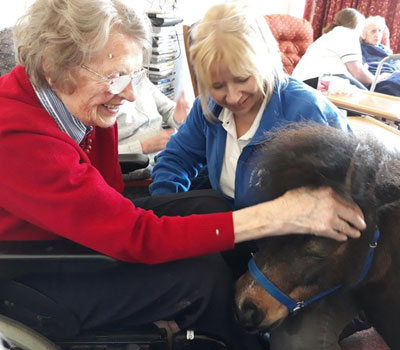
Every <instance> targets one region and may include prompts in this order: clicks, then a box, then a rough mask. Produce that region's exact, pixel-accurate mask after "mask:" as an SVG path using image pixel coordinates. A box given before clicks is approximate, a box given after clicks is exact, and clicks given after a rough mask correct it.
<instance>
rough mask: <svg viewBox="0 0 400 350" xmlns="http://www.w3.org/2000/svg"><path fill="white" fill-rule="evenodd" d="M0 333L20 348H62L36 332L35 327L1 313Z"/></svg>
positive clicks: (21, 349) (27, 349)
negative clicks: (32, 327)
mask: <svg viewBox="0 0 400 350" xmlns="http://www.w3.org/2000/svg"><path fill="white" fill-rule="evenodd" d="M0 333H1V336H2V337H4V338H5V340H6V341H7V342H8V343H10V344H11V345H12V346H13V347H11V349H14V348H15V349H18V350H38V349H40V350H60V348H59V347H58V346H57V345H56V344H54V343H53V342H51V341H50V340H48V339H47V338H45V337H43V336H42V335H41V334H39V333H37V332H35V331H34V330H33V329H31V328H29V327H27V326H25V325H23V324H22V323H20V322H17V321H14V320H12V319H10V318H8V317H6V316H3V315H0Z"/></svg>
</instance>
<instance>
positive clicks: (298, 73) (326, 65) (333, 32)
mask: <svg viewBox="0 0 400 350" xmlns="http://www.w3.org/2000/svg"><path fill="white" fill-rule="evenodd" d="M364 21H365V17H364V15H362V14H361V13H360V12H358V11H357V10H355V9H353V8H345V9H343V10H340V11H339V12H338V13H336V15H335V21H334V22H333V23H331V24H329V25H328V26H327V27H326V28H324V30H323V35H322V36H321V37H319V38H318V39H317V40H315V41H314V42H313V43H312V44H311V45H310V46H309V47H308V49H307V51H306V53H305V54H304V55H303V57H302V58H301V59H300V61H299V62H298V64H297V66H296V67H295V69H294V70H293V73H292V76H293V77H294V78H296V79H298V80H301V81H304V82H305V83H306V84H308V85H310V86H312V87H313V88H317V84H318V78H319V76H320V75H322V74H324V73H329V74H332V75H335V76H338V77H340V78H343V79H347V80H349V81H350V83H351V84H353V85H355V86H357V87H358V88H359V89H363V90H365V89H366V86H369V85H370V84H371V83H372V81H373V79H374V76H373V75H372V74H371V73H370V72H369V71H368V69H367V68H366V67H365V66H364V65H363V64H362V56H361V49H360V35H361V32H362V29H363V27H364ZM386 78H387V75H386V74H382V75H381V76H380V77H379V79H378V80H379V81H381V80H384V79H386Z"/></svg>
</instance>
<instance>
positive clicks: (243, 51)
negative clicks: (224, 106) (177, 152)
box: [190, 2, 287, 122]
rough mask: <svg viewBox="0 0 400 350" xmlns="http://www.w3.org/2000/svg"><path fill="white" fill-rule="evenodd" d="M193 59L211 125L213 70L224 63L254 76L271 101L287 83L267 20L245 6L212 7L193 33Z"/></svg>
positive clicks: (237, 73) (238, 72) (241, 73)
mask: <svg viewBox="0 0 400 350" xmlns="http://www.w3.org/2000/svg"><path fill="white" fill-rule="evenodd" d="M191 34H192V38H193V43H192V45H191V47H190V56H191V60H192V62H193V66H194V70H195V72H196V77H197V81H198V86H199V92H200V95H201V104H202V107H203V111H204V115H205V117H206V119H207V120H209V121H210V122H212V121H215V120H216V116H215V115H213V113H212V112H211V110H210V104H211V101H212V100H211V97H210V96H209V93H208V90H209V89H210V86H211V82H212V76H211V71H210V67H211V65H212V64H217V65H218V64H219V63H220V62H221V61H223V62H224V63H225V64H226V65H227V67H228V69H229V71H230V72H231V73H232V74H233V75H235V76H240V77H246V76H253V77H254V78H255V81H256V83H257V85H258V87H259V88H260V90H261V91H262V92H263V94H264V96H266V97H267V100H268V101H269V99H270V98H271V96H272V93H273V91H274V88H275V86H276V84H277V83H278V82H280V81H286V79H287V75H286V74H285V72H284V70H283V65H282V60H281V56H280V52H279V47H278V44H277V42H276V40H275V38H274V37H273V35H272V33H271V31H270V29H269V27H268V25H267V22H266V20H265V19H264V17H262V16H258V15H256V14H254V13H252V12H251V9H250V8H249V7H247V6H246V5H245V4H244V3H240V2H236V3H229V4H219V5H215V6H213V7H211V8H210V9H209V10H208V11H207V13H206V14H205V16H204V18H203V19H202V20H201V21H200V22H199V23H197V24H196V25H195V26H194V28H193V30H192V33H191Z"/></svg>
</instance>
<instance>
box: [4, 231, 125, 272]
mask: <svg viewBox="0 0 400 350" xmlns="http://www.w3.org/2000/svg"><path fill="white" fill-rule="evenodd" d="M119 263H120V261H118V260H116V259H113V258H111V257H109V256H106V255H103V254H101V253H99V252H96V251H94V250H92V249H89V248H87V247H84V246H81V245H78V244H76V243H74V242H72V241H69V240H64V239H60V240H52V241H3V242H0V280H6V279H13V278H18V277H20V276H23V275H27V274H32V273H39V272H45V273H66V272H72V273H79V272H80V271H82V272H88V271H98V270H101V269H105V268H110V267H113V266H115V265H117V264H119Z"/></svg>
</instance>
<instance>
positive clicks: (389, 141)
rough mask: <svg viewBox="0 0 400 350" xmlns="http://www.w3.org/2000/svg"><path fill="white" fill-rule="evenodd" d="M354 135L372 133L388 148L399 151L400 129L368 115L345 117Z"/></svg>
mask: <svg viewBox="0 0 400 350" xmlns="http://www.w3.org/2000/svg"><path fill="white" fill-rule="evenodd" d="M347 120H348V123H349V124H350V127H351V128H352V130H353V132H354V133H355V134H356V135H360V136H364V135H366V134H372V135H373V136H374V137H376V138H377V139H378V140H379V141H381V142H382V143H383V144H384V145H385V146H386V147H387V148H388V149H390V150H394V151H400V131H399V130H397V129H395V128H393V127H391V126H388V125H386V124H385V123H382V122H381V121H379V120H376V119H375V118H371V117H369V116H361V117H347Z"/></svg>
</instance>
